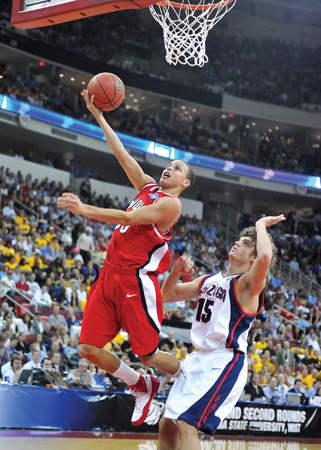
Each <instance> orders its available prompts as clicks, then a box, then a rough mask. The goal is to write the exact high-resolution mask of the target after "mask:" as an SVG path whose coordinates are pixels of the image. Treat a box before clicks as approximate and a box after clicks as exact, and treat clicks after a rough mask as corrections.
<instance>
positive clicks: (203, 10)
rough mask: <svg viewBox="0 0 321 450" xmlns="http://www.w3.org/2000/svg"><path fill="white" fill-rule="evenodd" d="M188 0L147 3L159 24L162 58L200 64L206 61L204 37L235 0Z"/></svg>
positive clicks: (170, 61) (168, 60)
mask: <svg viewBox="0 0 321 450" xmlns="http://www.w3.org/2000/svg"><path fill="white" fill-rule="evenodd" d="M197 1H199V3H198V4H192V3H191V2H190V0H182V3H176V2H172V1H170V0H163V1H161V2H160V3H156V4H155V5H152V6H150V7H149V9H150V12H151V14H152V16H153V17H154V19H155V20H156V21H157V22H158V23H159V24H160V25H161V27H162V28H163V34H164V44H165V50H166V57H165V58H166V61H167V62H168V63H169V64H173V65H174V66H176V65H177V64H178V63H180V64H188V65H189V66H199V67H203V66H204V64H205V63H207V62H208V56H207V55H206V48H205V44H206V38H207V35H208V32H209V30H211V29H212V28H213V27H214V26H215V25H216V24H217V23H218V22H219V21H220V20H221V19H222V18H223V17H224V16H225V14H226V13H227V12H228V11H230V10H231V9H232V8H233V6H234V5H235V3H236V0H209V1H208V3H206V4H205V2H206V1H207V0H197Z"/></svg>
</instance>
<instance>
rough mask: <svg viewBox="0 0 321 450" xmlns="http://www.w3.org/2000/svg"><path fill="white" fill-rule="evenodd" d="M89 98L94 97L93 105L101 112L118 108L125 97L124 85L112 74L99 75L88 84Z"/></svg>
mask: <svg viewBox="0 0 321 450" xmlns="http://www.w3.org/2000/svg"><path fill="white" fill-rule="evenodd" d="M87 90H88V93H89V98H90V97H91V96H92V95H94V96H95V99H94V104H95V106H97V108H99V109H100V110H101V111H112V110H113V109H116V108H118V106H120V104H121V102H122V101H123V100H124V97H125V86H124V83H123V82H122V80H121V79H120V78H118V77H117V75H114V74H113V73H107V72H104V73H99V74H97V75H95V76H94V77H93V78H92V79H91V80H90V81H89V83H88V86H87Z"/></svg>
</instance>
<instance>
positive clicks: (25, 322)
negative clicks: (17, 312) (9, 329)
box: [18, 313, 33, 336]
mask: <svg viewBox="0 0 321 450" xmlns="http://www.w3.org/2000/svg"><path fill="white" fill-rule="evenodd" d="M18 332H19V333H25V334H26V335H27V336H29V335H30V334H33V333H32V321H31V316H30V314H29V313H25V314H24V315H23V316H22V321H21V322H19V323H18Z"/></svg>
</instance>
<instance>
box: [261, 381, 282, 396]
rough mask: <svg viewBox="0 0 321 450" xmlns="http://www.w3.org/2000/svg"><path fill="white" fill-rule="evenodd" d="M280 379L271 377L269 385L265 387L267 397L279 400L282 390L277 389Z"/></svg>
mask: <svg viewBox="0 0 321 450" xmlns="http://www.w3.org/2000/svg"><path fill="white" fill-rule="evenodd" d="M277 384H278V381H277V379H276V378H275V377H271V379H270V382H269V384H268V386H266V387H265V388H263V392H264V395H265V397H266V398H267V399H269V400H272V401H278V400H279V399H280V397H281V394H280V392H279V391H278V390H277Z"/></svg>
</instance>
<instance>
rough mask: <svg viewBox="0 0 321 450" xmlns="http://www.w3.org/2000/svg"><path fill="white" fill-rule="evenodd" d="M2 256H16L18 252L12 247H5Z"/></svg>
mask: <svg viewBox="0 0 321 450" xmlns="http://www.w3.org/2000/svg"><path fill="white" fill-rule="evenodd" d="M2 254H3V255H5V256H10V255H15V254H16V251H15V249H14V248H12V247H10V248H9V247H3V249H2Z"/></svg>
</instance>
